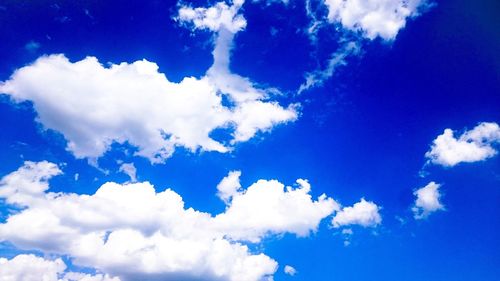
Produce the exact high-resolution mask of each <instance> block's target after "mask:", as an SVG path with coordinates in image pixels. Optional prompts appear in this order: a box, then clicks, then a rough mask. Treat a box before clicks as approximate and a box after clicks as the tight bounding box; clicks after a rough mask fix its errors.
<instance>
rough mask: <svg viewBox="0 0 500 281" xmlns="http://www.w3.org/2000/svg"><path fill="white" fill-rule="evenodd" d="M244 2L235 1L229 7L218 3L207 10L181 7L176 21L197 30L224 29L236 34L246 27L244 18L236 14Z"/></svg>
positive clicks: (240, 0)
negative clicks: (189, 24) (192, 26)
mask: <svg viewBox="0 0 500 281" xmlns="http://www.w3.org/2000/svg"><path fill="white" fill-rule="evenodd" d="M244 2H245V1H244V0H236V1H233V5H231V6H228V5H227V4H226V3H224V2H218V3H216V4H215V5H214V6H212V7H208V8H203V7H200V8H192V7H189V6H181V7H180V9H179V13H178V16H177V18H176V19H177V20H179V21H180V22H183V23H192V24H193V25H194V27H195V28H198V29H209V30H212V31H219V30H220V29H222V28H225V29H227V30H229V31H230V32H232V33H236V32H238V31H240V30H243V29H244V28H245V27H246V25H247V22H246V20H245V18H244V17H243V16H242V15H239V14H238V11H239V9H240V8H241V6H242V5H243V3H244Z"/></svg>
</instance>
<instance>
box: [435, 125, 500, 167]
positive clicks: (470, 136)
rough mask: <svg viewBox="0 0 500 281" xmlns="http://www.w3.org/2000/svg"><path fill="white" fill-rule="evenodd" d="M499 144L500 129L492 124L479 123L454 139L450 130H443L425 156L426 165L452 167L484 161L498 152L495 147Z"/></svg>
mask: <svg viewBox="0 0 500 281" xmlns="http://www.w3.org/2000/svg"><path fill="white" fill-rule="evenodd" d="M498 143H500V127H499V126H498V124H497V123H494V122H482V123H479V124H478V125H477V126H476V127H474V128H473V129H472V130H469V131H465V132H464V133H462V134H461V135H460V136H458V137H455V132H454V131H453V130H452V129H445V130H444V132H443V134H441V135H439V136H438V137H437V138H436V139H435V140H434V141H433V142H432V145H431V148H430V150H429V151H427V153H426V154H425V157H426V158H427V159H428V161H427V163H428V164H435V165H441V166H444V167H453V166H455V165H457V164H459V163H473V162H479V161H484V160H486V159H488V158H491V157H493V156H495V155H496V154H497V153H498V152H497V150H496V149H495V147H494V146H495V145H496V144H498Z"/></svg>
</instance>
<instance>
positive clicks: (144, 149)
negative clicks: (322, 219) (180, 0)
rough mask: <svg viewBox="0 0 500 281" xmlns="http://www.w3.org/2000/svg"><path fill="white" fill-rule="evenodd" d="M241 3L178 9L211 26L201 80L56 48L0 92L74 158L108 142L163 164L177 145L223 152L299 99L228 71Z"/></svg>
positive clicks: (275, 120) (192, 23)
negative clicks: (56, 136) (28, 111)
mask: <svg viewBox="0 0 500 281" xmlns="http://www.w3.org/2000/svg"><path fill="white" fill-rule="evenodd" d="M242 3H243V2H242V1H235V3H234V4H233V5H231V6H228V5H227V4H225V3H222V2H221V3H217V4H215V5H214V6H213V7H210V8H196V9H194V8H191V7H187V6H181V7H180V9H179V15H178V17H177V18H176V19H177V20H178V21H179V22H180V23H181V24H183V25H186V26H189V27H191V28H193V29H206V30H210V31H213V32H215V38H216V40H215V47H214V50H213V57H214V63H213V65H212V66H211V67H210V68H209V69H208V70H207V72H206V74H205V76H203V77H201V78H199V79H198V78H194V77H186V78H184V79H183V80H182V81H181V82H179V83H174V82H171V81H169V80H168V79H167V77H166V76H165V75H164V74H163V73H160V72H158V66H157V65H156V64H155V63H153V62H149V61H147V60H141V61H136V62H133V63H130V64H129V63H120V64H111V65H110V66H109V67H104V66H103V65H102V64H101V63H100V62H99V61H98V59H97V58H95V57H87V58H85V59H83V60H81V61H77V62H71V61H69V59H68V58H66V57H65V56H64V55H62V54H59V55H50V56H43V57H40V58H39V59H37V60H36V61H35V62H34V63H32V64H31V65H28V66H25V67H22V68H20V69H17V70H16V71H15V72H14V73H13V75H12V76H11V77H10V79H9V80H7V81H4V82H2V83H0V93H4V94H7V95H8V96H10V98H11V99H12V100H13V101H14V102H16V103H20V102H24V101H30V102H32V103H33V107H34V109H35V110H36V112H37V115H38V116H37V121H38V122H40V123H41V124H42V125H43V127H44V128H45V129H52V130H55V131H57V132H60V133H61V134H62V135H63V136H64V137H65V139H66V140H67V147H66V148H67V150H69V151H70V152H72V153H73V154H74V156H75V157H76V158H88V159H89V160H90V161H91V162H95V161H96V160H97V159H98V158H99V157H101V156H102V155H103V154H104V153H105V152H106V151H108V150H109V149H110V148H111V145H112V144H113V143H128V144H130V145H132V146H134V147H136V148H137V151H136V155H139V156H143V157H146V158H148V159H149V160H150V161H151V162H153V163H159V162H164V161H165V160H166V159H167V158H169V157H170V156H171V155H172V153H173V152H174V151H175V148H176V147H184V148H186V149H188V150H191V151H197V150H203V151H218V152H222V153H224V152H228V151H230V150H231V148H232V146H234V145H235V144H237V143H240V142H245V141H248V140H249V139H251V138H252V137H254V136H255V135H256V134H257V133H259V132H266V131H269V130H271V129H272V128H273V127H274V126H276V125H278V124H282V123H286V122H291V121H294V120H296V119H297V117H298V111H297V109H298V105H297V104H290V105H288V106H286V107H283V106H281V105H280V104H278V103H277V102H276V101H273V99H272V97H273V94H275V92H276V90H275V89H266V88H257V87H256V86H254V83H253V82H252V81H250V80H249V79H248V78H245V77H241V76H239V75H237V74H234V73H231V72H230V70H229V61H230V52H231V48H232V44H233V37H234V35H235V33H237V32H239V31H241V30H243V29H244V28H245V26H246V20H245V19H244V18H243V16H242V15H240V14H238V12H239V9H240V7H241V4H242ZM223 98H227V99H228V100H229V101H230V102H231V106H225V105H224V104H223ZM74 124H78V126H75V125H74ZM215 129H227V130H228V132H229V135H230V136H229V137H228V139H227V140H215V139H213V138H212V137H211V136H210V134H211V132H213V131H214V130H215Z"/></svg>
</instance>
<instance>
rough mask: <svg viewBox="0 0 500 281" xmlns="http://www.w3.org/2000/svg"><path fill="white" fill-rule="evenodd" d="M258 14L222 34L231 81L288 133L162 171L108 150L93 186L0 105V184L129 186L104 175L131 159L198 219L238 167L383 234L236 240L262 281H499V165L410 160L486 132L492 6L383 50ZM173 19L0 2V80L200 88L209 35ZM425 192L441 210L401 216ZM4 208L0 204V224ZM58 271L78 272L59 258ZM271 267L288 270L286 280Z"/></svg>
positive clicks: (172, 9)
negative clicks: (33, 178) (120, 66)
mask: <svg viewBox="0 0 500 281" xmlns="http://www.w3.org/2000/svg"><path fill="white" fill-rule="evenodd" d="M210 2H211V3H212V2H213V1H210ZM262 2H265V1H260V2H254V1H247V2H246V3H245V4H244V6H243V9H242V11H241V12H240V13H241V14H242V15H243V16H244V17H245V18H246V21H247V26H246V28H245V29H244V30H243V31H240V32H239V33H237V34H236V37H235V40H234V48H233V52H232V58H231V70H232V72H233V73H237V74H239V75H242V76H244V77H248V78H250V79H251V80H252V81H254V82H256V83H258V84H259V85H265V86H270V87H276V88H278V89H279V90H281V91H282V92H283V95H280V96H277V97H275V100H276V101H279V102H280V103H282V104H284V105H287V104H291V103H300V104H301V108H300V115H299V117H298V119H297V120H296V121H294V122H290V123H286V124H281V125H278V126H276V127H274V128H273V129H272V130H271V131H270V132H265V133H258V134H257V135H256V136H255V137H253V138H252V139H250V140H249V141H246V142H242V143H239V144H237V145H236V146H235V147H234V151H232V152H230V153H218V152H204V151H203V152H195V153H192V152H189V151H187V150H186V149H183V148H180V149H176V151H175V152H174V154H173V156H172V157H170V158H169V159H167V160H166V162H165V163H164V164H151V163H150V162H149V161H148V160H147V159H145V158H141V157H136V156H133V155H131V154H130V153H129V154H127V153H126V149H127V148H130V147H126V146H119V145H114V146H113V149H112V150H111V151H109V152H107V153H106V154H105V155H104V156H103V157H102V158H100V159H99V167H100V168H101V169H104V170H109V174H105V173H103V172H102V171H100V170H98V169H96V168H95V167H93V166H92V165H89V164H88V162H87V160H86V159H75V157H74V156H73V155H72V154H71V153H70V152H68V151H66V150H65V147H66V142H65V140H64V137H63V136H62V135H60V134H58V133H56V132H53V131H43V130H42V129H41V125H40V124H39V123H36V122H35V120H36V118H37V117H36V116H37V113H36V111H34V110H33V108H32V106H31V104H30V103H21V104H17V103H14V102H12V101H10V100H9V97H8V96H7V95H0V131H1V132H2V133H1V134H0V147H2V149H1V150H0V159H2V163H1V165H0V176H4V175H7V174H9V173H11V172H13V171H15V170H16V169H18V168H19V167H20V166H22V165H23V162H24V161H25V160H29V161H42V160H47V161H50V162H53V163H56V164H58V165H61V166H60V167H61V169H62V170H63V171H64V175H61V176H57V177H54V178H53V179H52V180H51V181H50V188H51V189H50V190H51V191H55V192H73V193H78V194H93V193H94V192H95V191H96V190H97V189H98V188H99V187H100V186H101V185H102V184H104V183H105V182H109V181H115V182H118V183H124V182H126V181H127V180H128V177H127V176H126V175H125V174H124V173H121V172H120V171H119V166H120V165H119V164H118V163H117V160H121V161H124V162H129V163H134V165H135V167H136V168H137V178H138V181H140V182H141V181H149V182H151V183H152V184H154V185H155V187H157V188H160V189H162V190H163V189H164V188H167V187H169V188H172V189H173V190H175V191H176V192H177V193H178V194H180V195H181V196H182V198H183V200H184V202H185V205H186V206H187V207H192V208H194V209H196V210H201V211H205V212H209V213H212V214H217V213H221V212H224V210H225V208H226V206H225V205H224V203H223V202H222V201H221V200H220V199H219V198H217V196H216V192H217V190H216V186H217V184H218V183H219V182H220V180H221V179H222V178H224V177H225V176H226V175H227V174H228V172H229V171H233V170H241V171H242V175H241V185H242V186H243V187H244V188H246V187H248V186H250V185H251V184H252V183H254V182H256V181H257V180H259V179H276V180H278V181H280V182H282V183H284V184H286V185H292V184H293V183H294V182H295V180H296V179H298V178H303V179H308V180H309V182H310V183H311V186H312V195H313V197H314V198H316V197H317V196H319V195H320V194H322V193H326V194H327V195H328V196H331V197H332V198H334V199H335V200H337V201H339V202H340V203H342V205H345V206H351V205H352V204H354V203H356V202H358V201H359V200H360V198H362V197H364V198H366V199H367V200H370V201H373V202H375V203H376V204H377V205H378V206H379V207H381V209H380V215H381V216H382V223H381V224H380V225H378V226H375V227H366V228H365V227H362V226H353V227H350V228H349V229H351V228H352V230H353V234H352V235H349V238H348V240H349V242H350V244H349V245H347V246H346V245H344V241H345V240H346V235H344V234H342V233H341V230H340V229H337V228H332V227H331V217H328V218H326V219H324V220H323V221H322V222H321V224H320V226H319V230H318V231H317V232H316V233H313V234H310V235H309V236H308V237H305V238H301V237H296V236H295V235H294V234H290V233H285V234H283V235H277V236H275V235H271V236H269V237H266V238H265V239H264V240H263V241H261V242H260V243H256V244H254V243H250V244H249V246H250V247H251V248H252V249H253V250H254V251H255V252H263V253H265V254H266V255H268V256H270V257H271V258H273V259H275V260H276V261H277V262H278V263H279V265H280V267H279V269H278V270H277V271H276V273H275V274H274V278H275V280H294V279H295V280H315V281H316V280H317V281H321V280H353V281H354V280H372V281H377V280H405V281H406V280H408V281H412V280H415V281H417V280H419V281H420V280H427V281H431V280H432V281H440V280H443V281H444V280H454V281H459V280H463V281H472V280H478V279H481V280H483V281H488V280H491V281H494V280H498V278H500V255H499V254H498V253H499V252H500V240H499V239H498V236H499V231H500V207H499V202H500V189H499V187H500V158H499V157H498V156H496V157H495V156H494V157H491V158H489V159H485V160H484V161H478V162H475V163H461V164H458V165H457V166H454V167H449V168H447V167H441V166H439V165H425V163H426V161H427V159H426V158H425V153H426V152H427V151H428V150H429V148H430V145H431V144H432V141H433V140H434V139H435V138H436V137H437V136H438V135H441V134H442V133H443V130H444V129H446V128H451V129H453V130H457V133H461V132H463V131H464V129H468V130H470V129H472V128H474V127H475V126H476V125H477V124H478V123H480V122H497V123H498V122H500V55H499V54H500V33H499V32H500V29H499V28H498V27H499V25H498V18H499V17H500V6H499V4H498V2H497V1H488V0H485V1H466V0H454V1H433V3H434V5H432V6H431V7H430V8H428V10H427V11H425V12H423V13H422V14H421V15H419V16H418V17H415V18H413V19H410V20H409V21H408V22H407V24H406V26H405V27H404V28H402V29H401V30H400V31H399V33H398V35H397V37H396V38H395V39H394V40H390V41H386V40H383V39H380V38H377V39H375V40H370V39H364V38H359V37H360V36H359V35H354V34H350V33H349V32H348V31H346V30H343V29H342V28H341V27H339V26H337V27H335V26H334V25H327V26H325V27H324V28H323V29H321V30H320V32H319V33H318V42H316V43H313V42H311V40H310V38H309V35H308V33H307V32H306V29H307V27H308V25H309V24H310V18H308V17H307V14H306V12H305V6H304V3H303V1H294V0H290V1H289V3H288V4H287V5H284V4H282V3H270V4H266V3H262ZM275 2H278V1H275ZM182 3H190V5H192V6H193V7H198V6H207V5H209V4H210V3H206V1H198V2H197V3H192V2H191V1H183V2H182ZM212 4H213V3H212ZM178 8H179V6H178V3H177V2H176V1H144V2H143V1H128V0H127V1H105V2H104V1H78V2H75V3H69V2H65V1H52V0H47V1H39V2H36V3H34V2H26V3H18V2H17V1H2V2H0V38H1V42H2V43H1V44H0V61H1V62H2V63H1V64H0V81H6V80H8V79H9V77H10V76H11V74H12V73H13V72H14V71H15V70H16V69H18V68H20V67H22V66H25V65H27V64H29V63H31V62H33V61H34V60H36V59H37V58H38V57H40V56H41V55H44V54H64V55H65V56H66V57H67V58H69V59H70V61H72V62H74V61H78V60H82V59H84V58H85V57H86V56H95V57H97V58H98V59H99V61H100V62H102V63H106V62H112V63H120V62H128V63H131V62H133V61H136V60H142V59H147V60H149V61H152V62H156V63H157V64H158V65H159V71H160V72H162V73H165V74H166V76H167V77H168V78H169V80H170V81H174V82H179V81H181V80H182V78H184V77H186V76H194V77H198V78H199V77H201V76H203V75H204V73H205V71H206V70H207V68H209V67H210V65H211V64H212V55H211V51H212V46H213V40H212V38H213V37H212V36H213V33H212V32H209V31H206V30H205V31H200V30H194V31H193V30H190V29H189V28H186V27H183V26H181V25H180V24H179V22H176V21H175V20H174V19H173V18H174V17H175V16H176V14H177V11H178ZM344 34H348V35H344ZM342 36H352V37H350V38H356V40H358V42H359V44H360V47H361V49H362V52H361V54H359V55H353V56H348V57H347V59H346V64H345V65H343V66H340V67H338V69H336V70H335V73H334V75H333V76H332V77H330V78H329V79H327V80H326V81H325V82H324V85H322V86H318V87H315V88H312V89H310V90H307V91H305V92H303V93H301V94H300V95H298V94H297V93H296V92H297V89H298V88H299V86H300V85H301V84H302V83H303V82H304V74H305V73H307V72H309V71H312V70H314V69H316V68H317V67H318V64H319V65H324V64H325V62H326V61H327V59H328V58H329V56H330V55H331V54H332V53H334V52H335V51H336V50H338V49H339V47H340V45H341V44H340V43H339V38H341V37H342ZM75 125H76V124H75ZM223 133H224V132H221V134H222V135H223ZM497 145H498V142H497ZM63 163H64V164H63ZM75 174H78V175H79V176H78V180H75V177H74V175H75ZM430 181H435V182H437V183H441V184H442V186H441V187H440V191H441V193H442V197H441V198H440V200H441V203H442V204H443V205H444V206H445V210H440V211H437V212H435V213H432V214H430V215H429V217H428V218H426V219H422V220H415V219H414V214H413V212H412V210H411V208H412V206H413V204H414V202H415V196H414V195H413V192H414V191H415V190H416V189H417V188H420V187H423V186H425V185H427V184H428V183H429V182H430ZM12 210H13V209H12V206H8V205H7V204H6V202H5V201H0V222H2V223H4V222H5V220H6V219H7V217H8V216H9V215H10V212H12ZM0 239H1V237H0ZM27 252H28V253H36V254H38V255H43V254H44V253H42V252H40V251H36V250H29V249H24V250H21V249H18V248H17V247H16V245H13V244H12V243H10V242H9V241H3V242H1V243H0V257H5V258H9V259H10V258H12V257H14V256H16V255H17V254H20V253H27ZM45 254H46V253H45ZM64 259H65V260H67V261H68V264H70V268H71V269H80V268H79V267H78V265H75V266H73V265H71V256H64ZM285 265H291V266H293V267H294V268H295V269H296V270H297V273H296V274H295V275H294V276H289V275H286V274H285V273H284V272H283V267H284V266H285ZM82 270H84V271H89V272H93V270H92V269H88V268H86V269H82ZM0 279H1V278H0Z"/></svg>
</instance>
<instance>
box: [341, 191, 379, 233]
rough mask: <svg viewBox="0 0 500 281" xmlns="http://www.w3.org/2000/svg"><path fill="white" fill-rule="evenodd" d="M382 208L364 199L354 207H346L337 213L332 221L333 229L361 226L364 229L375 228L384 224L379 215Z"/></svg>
mask: <svg viewBox="0 0 500 281" xmlns="http://www.w3.org/2000/svg"><path fill="white" fill-rule="evenodd" d="M379 210H380V207H378V206H377V205H376V204H375V203H373V202H371V201H366V200H365V199H364V198H361V200H360V201H359V202H357V203H355V204H354V205H353V206H352V207H344V208H342V210H341V211H339V212H337V214H336V215H335V217H334V218H333V220H332V224H333V227H342V226H347V225H354V224H357V225H360V226H363V227H374V226H377V225H379V224H380V223H381V222H382V217H381V216H380V214H379Z"/></svg>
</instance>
